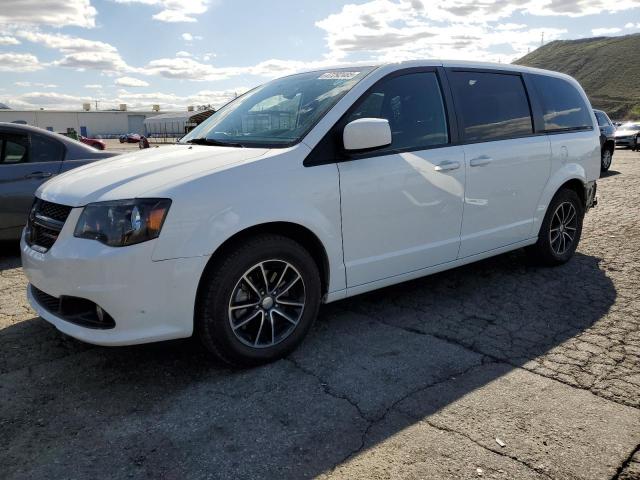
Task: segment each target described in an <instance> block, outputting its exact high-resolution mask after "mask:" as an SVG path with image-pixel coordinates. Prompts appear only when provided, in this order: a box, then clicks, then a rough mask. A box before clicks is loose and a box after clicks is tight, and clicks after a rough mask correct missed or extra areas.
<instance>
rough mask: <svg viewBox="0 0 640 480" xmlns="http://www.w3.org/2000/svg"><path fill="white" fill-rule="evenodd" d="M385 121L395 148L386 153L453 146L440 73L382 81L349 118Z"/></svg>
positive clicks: (348, 120) (390, 148)
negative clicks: (439, 78) (438, 77)
mask: <svg viewBox="0 0 640 480" xmlns="http://www.w3.org/2000/svg"><path fill="white" fill-rule="evenodd" d="M358 118H385V119H387V120H388V121H389V126H390V127H391V145H389V146H388V147H386V148H385V149H384V150H400V149H416V148H421V147H429V146H434V145H444V144H446V143H449V134H448V131H447V121H446V115H445V110H444V104H443V102H442V94H441V91H440V86H439V84H438V79H437V77H436V74H435V73H433V72H425V73H412V74H409V75H402V76H398V77H392V78H389V79H387V80H383V81H381V82H379V83H378V84H377V85H375V86H374V87H373V89H372V90H370V91H369V92H368V93H367V94H366V96H365V97H364V98H363V99H362V101H361V102H360V104H359V105H358V106H357V107H356V108H355V110H354V111H353V112H352V113H351V114H350V115H349V117H348V118H347V123H348V122H351V121H353V120H356V119H358Z"/></svg>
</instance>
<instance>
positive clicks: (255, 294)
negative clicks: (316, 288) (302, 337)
mask: <svg viewBox="0 0 640 480" xmlns="http://www.w3.org/2000/svg"><path fill="white" fill-rule="evenodd" d="M305 301H306V294H305V285H304V280H303V278H302V276H301V275H300V273H299V272H298V270H296V268H295V267H294V266H293V265H291V264H290V263H288V262H286V261H284V260H278V259H273V260H266V261H263V262H260V263H258V264H256V265H254V266H252V267H251V268H249V269H248V270H247V271H246V272H245V273H244V274H243V275H242V277H240V279H239V280H238V282H237V283H236V285H235V287H234V289H233V292H232V293H231V299H230V300H229V309H228V310H229V324H230V326H231V329H232V331H233V333H234V335H235V336H236V338H237V339H238V340H240V341H241V342H242V343H243V344H245V345H247V346H249V347H252V348H267V347H272V346H274V345H277V344H278V343H281V342H282V341H284V340H285V339H286V338H287V337H289V336H290V335H291V334H292V333H293V331H294V330H295V329H296V327H297V326H298V323H299V322H300V319H301V318H302V313H303V312H304V307H305Z"/></svg>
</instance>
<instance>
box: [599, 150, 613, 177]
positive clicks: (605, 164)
mask: <svg viewBox="0 0 640 480" xmlns="http://www.w3.org/2000/svg"><path fill="white" fill-rule="evenodd" d="M612 160H613V149H612V148H610V147H605V148H603V149H602V152H601V153H600V171H601V172H606V171H608V170H609V168H610V167H611V161H612Z"/></svg>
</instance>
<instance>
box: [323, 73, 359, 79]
mask: <svg viewBox="0 0 640 480" xmlns="http://www.w3.org/2000/svg"><path fill="white" fill-rule="evenodd" d="M359 73H360V72H345V71H337V72H325V73H323V74H322V75H320V76H319V77H318V80H351V79H352V78H353V77H355V76H357V75H358V74H359Z"/></svg>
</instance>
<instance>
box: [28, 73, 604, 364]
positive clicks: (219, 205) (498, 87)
mask: <svg viewBox="0 0 640 480" xmlns="http://www.w3.org/2000/svg"><path fill="white" fill-rule="evenodd" d="M594 125H596V126H595V128H594ZM599 173H600V143H599V131H598V128H597V124H596V122H595V118H594V115H593V111H592V109H591V106H590V104H589V101H588V99H587V97H586V95H585V94H584V92H583V90H582V88H581V87H580V85H578V83H577V82H576V81H575V80H573V79H572V78H570V77H568V76H566V75H561V74H558V73H553V72H547V71H542V70H535V69H530V68H526V67H520V66H512V65H495V64H479V63H463V62H444V63H442V62H429V61H418V62H407V63H395V64H391V65H383V66H378V67H362V66H354V67H351V68H339V69H333V70H326V71H319V72H311V73H303V74H298V75H292V76H289V77H285V78H281V79H278V80H274V81H272V82H269V83H267V84H265V85H263V86H261V87H258V88H256V89H254V90H251V91H250V92H248V93H246V94H245V95H243V96H241V97H239V98H238V99H236V100H235V101H233V102H231V103H230V104H228V105H226V106H225V107H224V108H222V109H221V110H219V111H218V112H216V113H215V114H214V115H213V116H212V117H210V118H209V119H208V120H207V121H206V122H204V123H203V124H201V125H200V126H198V127H197V128H196V129H195V130H193V131H192V132H191V133H189V134H188V135H187V136H186V137H184V138H183V139H182V140H181V141H180V142H179V144H177V145H175V146H170V147H165V148H161V149H149V150H144V151H138V152H133V153H130V154H127V155H123V156H119V157H117V158H114V159H109V160H105V161H102V162H99V163H97V164H95V165H92V166H87V167H81V168H78V169H76V170H73V171H72V172H69V173H65V174H64V175H60V176H58V177H56V178H55V179H52V180H50V181H49V182H47V183H46V184H45V185H44V186H42V187H41V188H40V189H39V190H38V192H37V195H36V196H37V200H36V202H35V203H34V206H33V209H32V212H31V216H30V221H29V224H28V225H27V227H26V228H25V231H24V233H23V237H22V260H23V265H24V269H25V272H26V274H27V276H28V278H29V282H30V285H29V287H28V296H29V300H30V302H31V304H32V305H33V307H34V308H35V309H36V311H37V312H38V313H39V314H40V315H41V316H42V317H43V318H44V319H46V320H47V321H49V322H51V323H52V324H54V325H55V326H56V327H57V328H58V329H59V330H61V331H62V332H65V333H67V334H69V335H71V336H73V337H76V338H79V339H81V340H84V341H87V342H91V343H95V344H99V345H128V344H136V343H143V342H152V341H158V340H167V339H172V338H180V337H189V336H191V335H192V334H194V333H195V334H196V335H197V336H198V337H199V338H200V339H201V340H202V342H203V343H204V345H205V346H206V347H207V348H208V349H209V350H210V351H212V352H213V353H215V354H216V355H218V356H219V357H220V358H222V359H223V360H225V361H227V362H229V363H232V364H236V365H253V364H258V363H261V362H266V361H270V360H273V359H275V358H279V357H282V356H284V355H286V354H288V353H289V352H290V351H292V350H293V348H294V347H295V346H296V345H298V344H299V343H300V341H301V340H302V339H303V337H304V336H305V335H306V334H307V332H308V331H309V329H310V327H311V325H312V323H313V321H314V319H315V318H316V316H317V314H318V309H319V306H320V304H321V303H328V302H333V301H336V300H340V299H343V298H346V297H350V296H353V295H357V294H360V293H363V292H367V291H370V290H374V289H378V288H381V287H385V286H387V285H392V284H395V283H398V282H403V281H406V280H410V279H413V278H417V277H420V276H423V275H428V274H431V273H434V272H439V271H442V270H446V269H449V268H453V267H457V266H459V265H463V264H466V263H470V262H474V261H476V260H480V259H483V258H486V257H490V256H493V255H498V254H501V253H503V252H507V251H509V250H514V249H517V248H521V247H527V249H528V250H529V252H530V253H531V255H533V256H534V257H535V258H537V259H538V260H539V261H540V262H542V263H544V264H547V265H558V264H561V263H564V262H566V261H568V260H569V259H570V258H571V256H572V255H573V253H574V251H575V250H576V247H577V245H578V242H579V240H580V234H581V230H582V220H583V216H584V213H585V211H586V210H587V209H588V208H589V207H591V206H592V205H593V204H594V202H595V191H596V179H597V178H598V176H599Z"/></svg>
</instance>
